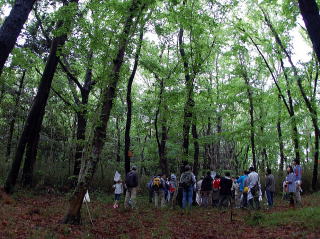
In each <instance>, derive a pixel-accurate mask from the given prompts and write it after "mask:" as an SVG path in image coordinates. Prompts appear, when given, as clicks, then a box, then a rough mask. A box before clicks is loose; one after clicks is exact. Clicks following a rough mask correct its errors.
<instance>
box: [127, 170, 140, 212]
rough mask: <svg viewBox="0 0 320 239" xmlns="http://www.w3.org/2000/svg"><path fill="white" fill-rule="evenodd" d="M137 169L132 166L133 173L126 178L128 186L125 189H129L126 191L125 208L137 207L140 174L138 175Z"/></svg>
mask: <svg viewBox="0 0 320 239" xmlns="http://www.w3.org/2000/svg"><path fill="white" fill-rule="evenodd" d="M136 171H137V167H136V166H132V167H131V171H130V172H129V173H128V174H127V176H126V184H125V187H126V189H127V191H126V197H125V200H124V207H125V208H128V207H132V208H135V207H136V197H137V189H138V185H139V180H138V174H137V172H136Z"/></svg>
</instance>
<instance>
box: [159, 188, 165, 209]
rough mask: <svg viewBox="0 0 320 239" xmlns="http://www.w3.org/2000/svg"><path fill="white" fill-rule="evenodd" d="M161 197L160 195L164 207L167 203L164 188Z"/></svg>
mask: <svg viewBox="0 0 320 239" xmlns="http://www.w3.org/2000/svg"><path fill="white" fill-rule="evenodd" d="M159 197H160V207H161V208H163V207H164V206H165V205H166V195H165V192H164V191H163V190H161V191H160V192H159Z"/></svg>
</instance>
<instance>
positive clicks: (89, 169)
mask: <svg viewBox="0 0 320 239" xmlns="http://www.w3.org/2000/svg"><path fill="white" fill-rule="evenodd" d="M139 5H140V2H139V0H133V1H132V4H131V7H130V9H129V13H128V17H127V19H126V22H125V25H124V29H123V32H122V34H121V36H120V39H119V48H118V52H117V55H116V57H115V59H114V60H113V61H112V68H111V72H110V76H109V78H110V82H109V86H106V87H105V89H104V90H103V93H102V106H101V111H100V115H99V122H98V123H97V124H96V125H95V128H94V136H93V140H92V148H91V152H90V154H89V157H88V158H86V159H85V161H84V164H83V165H82V167H81V171H80V174H79V179H78V184H77V186H76V189H75V191H74V192H73V195H72V197H71V199H70V202H69V209H68V212H67V215H66V216H65V218H64V223H69V224H79V223H80V219H81V214H80V210H81V206H82V202H83V198H84V195H85V193H86V191H87V189H88V187H89V185H90V183H91V180H92V178H93V175H94V173H95V171H96V167H97V164H98V162H99V160H100V155H101V151H102V148H103V146H104V143H105V137H106V129H107V126H108V122H109V118H110V113H111V109H112V106H113V100H114V98H115V96H116V89H117V84H118V81H119V79H120V70H121V67H122V64H123V59H124V55H125V51H126V48H127V45H128V42H129V36H130V31H131V28H132V25H133V19H134V17H135V13H136V12H137V9H138V8H139Z"/></svg>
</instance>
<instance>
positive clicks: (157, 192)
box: [154, 191, 159, 208]
mask: <svg viewBox="0 0 320 239" xmlns="http://www.w3.org/2000/svg"><path fill="white" fill-rule="evenodd" d="M154 206H155V207H156V208H158V207H159V191H154Z"/></svg>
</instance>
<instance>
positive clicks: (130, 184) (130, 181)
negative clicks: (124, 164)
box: [126, 172, 138, 188]
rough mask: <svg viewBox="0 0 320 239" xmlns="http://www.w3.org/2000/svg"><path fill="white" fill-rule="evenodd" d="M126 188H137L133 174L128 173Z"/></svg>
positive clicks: (135, 176)
mask: <svg viewBox="0 0 320 239" xmlns="http://www.w3.org/2000/svg"><path fill="white" fill-rule="evenodd" d="M126 186H127V187H129V188H134V187H137V186H138V180H137V175H136V173H135V172H129V173H128V174H127V177H126Z"/></svg>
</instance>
